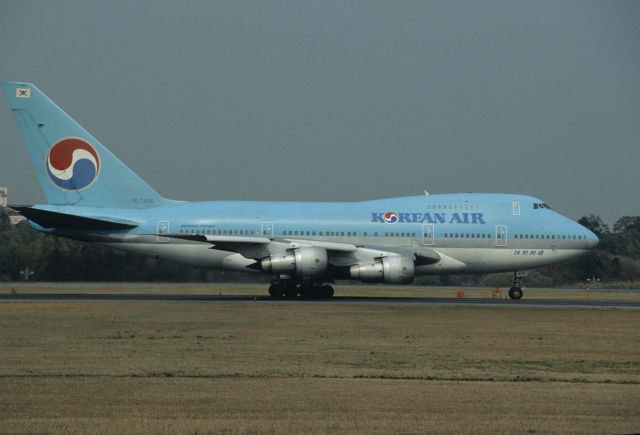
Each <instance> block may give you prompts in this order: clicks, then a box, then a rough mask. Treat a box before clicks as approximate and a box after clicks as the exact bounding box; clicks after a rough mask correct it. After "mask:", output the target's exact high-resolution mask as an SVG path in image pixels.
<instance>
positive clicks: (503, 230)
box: [496, 225, 507, 246]
mask: <svg viewBox="0 0 640 435" xmlns="http://www.w3.org/2000/svg"><path fill="white" fill-rule="evenodd" d="M496 246H507V226H506V225H496Z"/></svg>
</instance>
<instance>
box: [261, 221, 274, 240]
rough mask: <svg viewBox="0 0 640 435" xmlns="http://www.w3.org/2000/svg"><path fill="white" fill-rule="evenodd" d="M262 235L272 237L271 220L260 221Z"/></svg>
mask: <svg viewBox="0 0 640 435" xmlns="http://www.w3.org/2000/svg"><path fill="white" fill-rule="evenodd" d="M262 235H263V236H267V237H273V222H263V223H262Z"/></svg>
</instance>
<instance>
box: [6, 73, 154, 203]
mask: <svg viewBox="0 0 640 435" xmlns="http://www.w3.org/2000/svg"><path fill="white" fill-rule="evenodd" d="M2 86H3V88H4V92H5V96H6V98H7V100H8V101H9V105H10V106H11V110H12V111H13V114H14V116H15V118H16V122H17V123H18V127H19V129H20V133H21V134H22V138H23V139H24V142H25V143H26V145H27V148H28V150H29V154H30V155H31V160H32V161H33V164H34V166H35V168H36V172H37V173H38V179H39V181H40V186H41V187H42V190H43V191H44V194H45V196H46V197H47V202H48V203H49V204H56V205H78V206H87V207H115V208H148V207H156V206H160V205H162V204H163V203H164V199H163V198H162V197H161V196H160V195H159V194H158V193H157V192H156V191H155V190H153V189H152V188H151V187H150V186H149V185H148V184H147V183H145V182H144V181H143V180H142V179H141V178H140V177H138V175H136V174H135V173H134V172H133V171H132V170H131V169H129V168H128V167H127V166H126V165H125V164H124V163H122V162H121V161H120V160H118V158H117V157H116V156H114V155H113V154H112V153H111V152H109V150H108V149H106V148H105V147H104V145H102V144H101V143H100V142H99V141H98V140H97V139H96V138H95V137H93V136H92V135H91V134H90V133H89V132H87V131H86V130H85V129H84V128H82V126H80V124H78V123H77V122H76V121H74V120H73V119H72V118H71V117H70V116H69V115H67V114H66V113H65V112H64V111H63V110H62V109H60V108H59V107H58V106H57V105H56V104H55V103H54V102H53V101H51V100H50V99H49V98H47V96H46V95H45V94H44V93H42V92H41V91H40V90H39V89H38V88H37V87H35V86H34V85H32V84H30V83H2Z"/></svg>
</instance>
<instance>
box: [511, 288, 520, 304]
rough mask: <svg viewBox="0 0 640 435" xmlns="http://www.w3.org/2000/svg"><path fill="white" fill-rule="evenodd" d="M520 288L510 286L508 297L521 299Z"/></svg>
mask: <svg viewBox="0 0 640 435" xmlns="http://www.w3.org/2000/svg"><path fill="white" fill-rule="evenodd" d="M522 294H523V292H522V289H521V288H520V287H511V288H510V289H509V298H511V299H514V300H516V301H517V300H519V299H522Z"/></svg>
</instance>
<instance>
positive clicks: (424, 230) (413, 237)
mask: <svg viewBox="0 0 640 435" xmlns="http://www.w3.org/2000/svg"><path fill="white" fill-rule="evenodd" d="M2 86H3V88H4V92H5V95H6V98H7V100H8V102H9V105H10V107H11V110H12V112H13V114H14V116H15V119H16V122H17V124H18V128H19V130H20V133H21V135H22V137H23V140H24V142H25V143H26V146H27V149H28V151H29V154H30V157H31V159H32V161H33V164H34V166H35V169H36V173H37V176H38V179H39V182H40V185H41V187H42V190H43V191H44V194H45V197H46V199H47V204H38V205H33V206H14V207H13V208H14V209H16V210H18V211H19V212H20V213H21V214H22V215H24V216H25V217H26V218H27V219H28V223H29V225H30V226H31V227H32V228H34V229H35V230H37V231H40V232H43V233H46V234H52V235H54V236H61V237H67V238H71V239H75V240H80V241H83V242H88V243H99V244H101V245H104V246H108V247H111V248H116V249H120V250H123V251H127V252H131V253H135V254H141V255H146V256H151V257H155V258H158V259H163V260H169V261H173V262H178V263H183V264H186V265H190V266H195V267H200V268H211V269H223V270H232V271H242V272H249V273H263V274H268V275H271V276H272V277H273V280H272V281H271V285H270V287H269V294H270V295H271V297H273V298H282V297H286V298H296V297H302V298H331V297H332V296H333V295H334V289H333V287H332V286H331V285H330V284H331V283H334V282H335V280H355V281H361V282H365V283H385V284H410V283H412V282H413V281H414V279H415V277H416V276H418V275H429V274H437V275H442V274H470V273H495V272H514V278H513V281H512V287H511V288H510V290H509V293H508V294H509V297H510V298H511V299H520V298H522V295H523V286H522V282H521V276H522V274H521V273H519V272H520V271H524V270H526V269H531V268H536V267H541V266H546V265H549V264H553V263H557V262H561V261H565V260H568V259H570V258H573V257H576V256H578V255H581V254H584V253H585V252H587V251H588V250H589V249H592V248H594V247H595V246H596V245H597V244H598V237H597V236H596V235H595V234H594V233H592V232H591V231H589V230H588V229H587V228H585V227H583V226H581V225H579V224H578V223H576V222H574V221H572V220H571V219H569V218H567V217H565V216H563V215H561V214H560V213H558V212H556V211H554V210H553V209H552V208H551V207H549V206H548V205H547V204H546V203H545V202H544V201H542V200H540V199H537V198H535V197H532V196H527V195H516V194H492V193H459V194H431V195H429V194H428V193H427V192H426V191H425V195H419V196H406V197H396V198H388V199H378V200H369V201H360V202H267V201H207V202H200V201H198V202H184V201H175V200H170V199H167V198H164V197H162V196H161V195H160V194H158V193H157V192H156V191H155V190H154V189H153V188H151V187H150V186H149V185H148V184H147V183H146V182H144V181H143V180H142V179H141V178H140V177H139V176H138V175H137V174H135V173H134V172H133V171H132V170H130V169H129V168H128V167H127V166H126V165H125V164H124V163H122V162H121V161H120V160H119V159H118V158H117V157H116V156H115V155H113V154H112V153H111V152H110V151H109V150H108V149H107V148H106V147H105V146H104V145H102V143H100V141H98V140H97V139H96V138H95V137H93V136H92V135H91V134H90V133H89V132H87V131H86V130H85V129H84V128H83V127H81V126H80V125H79V124H78V123H77V122H76V121H74V120H73V119H72V118H71V117H70V116H69V115H67V114H66V113H65V112H64V111H63V110H62V109H60V108H59V107H58V106H57V105H56V104H55V103H54V102H53V101H51V100H50V99H49V98H48V97H47V96H46V95H45V94H44V93H43V92H41V91H40V90H39V89H38V88H37V87H36V86H34V85H33V84H31V83H18V82H5V83H3V84H2Z"/></svg>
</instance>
